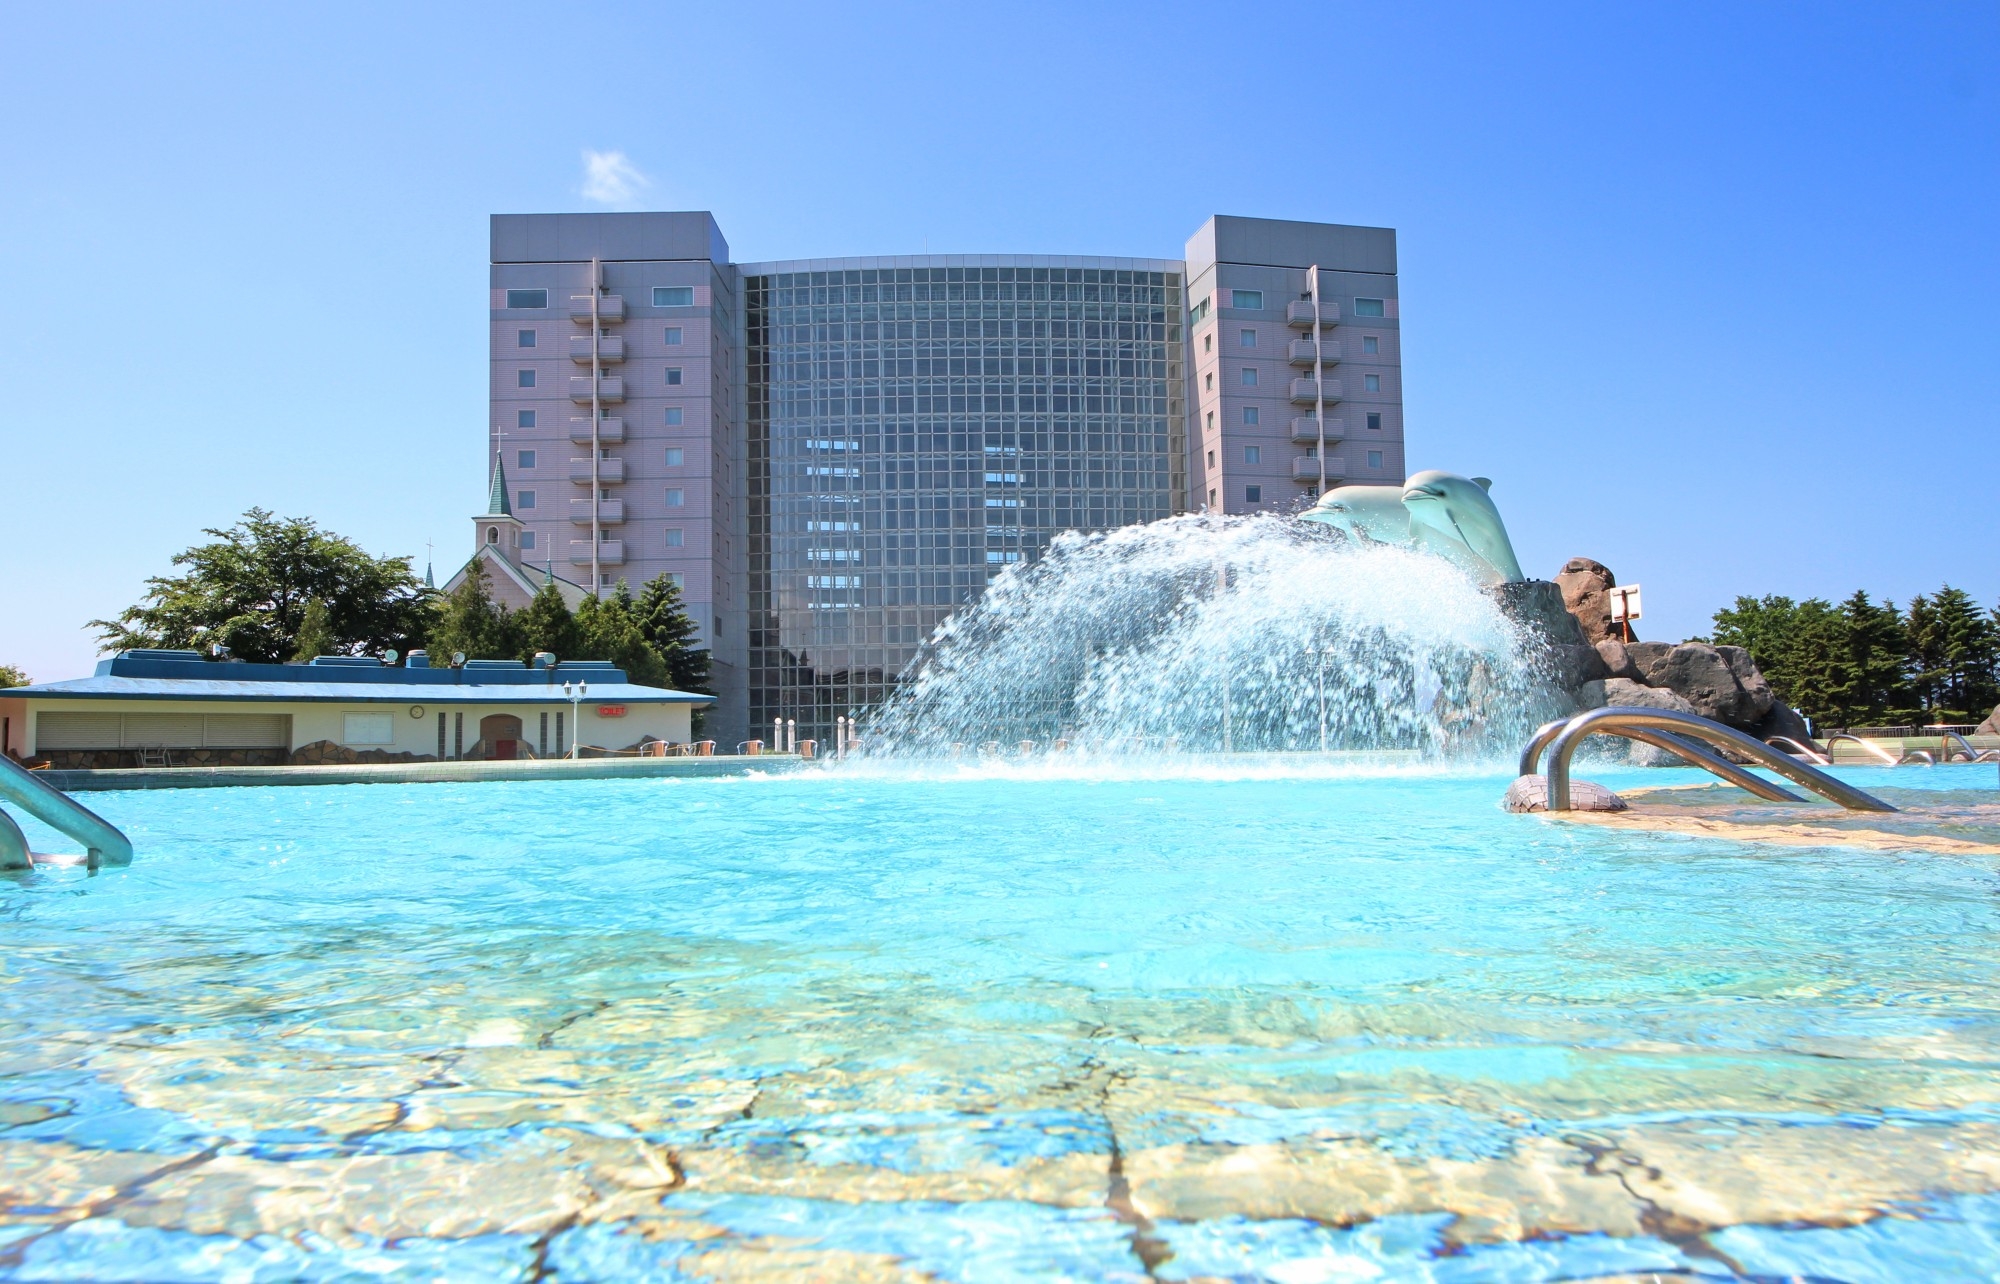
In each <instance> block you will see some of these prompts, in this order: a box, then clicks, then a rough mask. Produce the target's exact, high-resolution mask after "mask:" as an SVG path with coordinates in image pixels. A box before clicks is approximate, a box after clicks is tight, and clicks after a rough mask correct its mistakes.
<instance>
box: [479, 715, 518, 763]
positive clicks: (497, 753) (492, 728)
mask: <svg viewBox="0 0 2000 1284" xmlns="http://www.w3.org/2000/svg"><path fill="white" fill-rule="evenodd" d="M479 738H480V739H481V740H484V741H485V742H486V753H487V756H488V757H490V758H494V759H498V760H500V761H504V762H511V761H512V760H513V759H514V756H515V754H516V753H518V752H519V748H520V743H521V720H520V719H519V718H517V717H515V716H514V715H513V714H511V713H492V714H488V715H487V716H486V717H484V718H481V719H480V720H479Z"/></svg>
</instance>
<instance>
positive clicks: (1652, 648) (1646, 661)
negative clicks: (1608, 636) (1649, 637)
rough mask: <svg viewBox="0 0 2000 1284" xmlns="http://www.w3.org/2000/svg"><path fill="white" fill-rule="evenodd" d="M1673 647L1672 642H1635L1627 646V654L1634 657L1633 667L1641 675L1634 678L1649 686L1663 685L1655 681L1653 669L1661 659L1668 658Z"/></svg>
mask: <svg viewBox="0 0 2000 1284" xmlns="http://www.w3.org/2000/svg"><path fill="white" fill-rule="evenodd" d="M1673 649H1674V644H1673V643H1671V642H1634V643H1632V644H1631V645H1629V646H1627V647H1626V648H1625V654H1626V655H1628V656H1630V657H1631V658H1632V667H1633V668H1635V669H1637V670H1638V671H1639V676H1638V677H1636V678H1634V679H1632V680H1633V681H1634V682H1643V683H1645V684H1646V685H1647V686H1654V687H1657V686H1661V685H1663V684H1662V683H1658V682H1655V681H1653V676H1652V675H1653V669H1654V667H1655V666H1657V665H1658V664H1659V663H1660V661H1662V660H1664V659H1666V658H1667V656H1668V655H1669V654H1670V653H1671V652H1672V651H1673Z"/></svg>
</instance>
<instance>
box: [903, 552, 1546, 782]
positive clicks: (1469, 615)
mask: <svg viewBox="0 0 2000 1284" xmlns="http://www.w3.org/2000/svg"><path fill="white" fill-rule="evenodd" d="M1539 650H1540V647H1539V643H1538V642H1536V641H1535V640H1534V639H1533V638H1532V637H1531V636H1530V635H1528V634H1526V633H1525V632H1524V631H1523V630H1522V629H1521V628H1519V627H1518V626H1517V625H1516V624H1515V623H1514V622H1512V621H1511V620H1509V619H1508V618H1507V616H1506V615H1505V614H1504V613H1503V612H1502V611H1501V610H1500V608H1499V606H1498V605H1497V604H1496V603H1495V601H1494V600H1493V599H1492V598H1491V597H1489V596H1488V595H1487V594H1485V593H1484V592H1482V591H1481V590H1480V588H1479V587H1478V586H1477V585H1476V584H1474V583H1473V582H1472V581H1471V580H1470V579H1468V578H1467V577H1466V576H1465V575H1464V573H1462V572H1461V571H1459V570H1458V569H1457V568H1456V567H1454V566H1452V565H1451V564H1450V563H1449V562H1447V561H1445V560H1444V559H1442V558H1439V557H1435V556H1432V555H1430V554H1426V553H1421V552H1416V551H1413V550H1410V549H1404V548H1391V547H1388V546H1384V545H1377V544H1359V543H1354V542H1350V541H1349V540H1347V539H1346V538H1345V537H1343V536H1341V535H1340V534H1338V533H1336V532H1334V531H1331V530H1329V529H1327V528H1325V527H1321V526H1315V525H1311V524H1307V523H1302V522H1298V521H1294V520H1289V519H1284V518H1278V517H1272V516H1261V515H1260V516H1255V517H1247V518H1215V517H1178V518H1171V519H1168V520H1166V521H1160V522H1154V523H1151V524H1149V525H1144V526H1129V527H1124V528H1121V529H1118V530H1114V531H1110V532H1105V533H1100V534H1094V535H1082V534H1078V533H1075V532H1071V533H1067V534H1064V535H1061V536H1059V537H1057V539H1056V540H1055V542H1054V543H1053V544H1052V545H1051V546H1050V548H1049V551H1048V554H1047V555H1046V556H1045V557H1044V558H1043V559H1042V560H1041V561H1040V562H1038V563H1035V564H1033V565H1032V566H1025V567H1020V568H1015V569H1010V570H1009V571H1008V572H1007V573H1006V574H1004V575H1002V576H1001V577H1000V578H999V579H997V580H995V581H994V582H993V584H992V585H991V586H990V587H989V588H988V589H987V591H986V594H985V596H984V597H982V598H981V599H980V601H979V602H978V603H977V604H976V605H975V606H973V607H972V608H971V609H970V610H968V611H965V612H964V613H962V614H960V615H957V616H954V617H953V618H952V619H950V620H949V621H947V622H946V623H945V624H944V625H943V626H942V627H941V628H940V629H939V630H938V632H937V634H936V636H934V637H933V638H932V639H931V641H930V642H929V643H928V644H927V645H926V647H925V649H924V652H923V653H922V654H920V655H919V657H918V658H917V661H916V662H915V664H914V665H913V666H912V672H911V674H910V676H909V677H908V678H907V679H906V680H905V682H904V683H903V685H902V687H901V689H900V690H899V691H898V692H897V694H896V695H895V696H894V697H893V698H892V699H891V700H889V701H888V702H887V703H886V704H885V705H884V706H883V707H882V708H881V709H880V710H879V711H878V712H877V714H876V715H875V717H874V718H873V719H872V720H871V722H872V725H871V726H869V727H868V729H867V739H868V742H869V744H870V752H872V753H889V754H915V755H931V754H944V753H950V752H953V751H954V748H955V747H962V748H972V747H975V746H981V745H993V744H995V743H996V742H997V744H998V745H1000V746H1004V747H1005V751H1006V752H1007V753H1010V754H1011V753H1013V752H1014V751H1015V746H1016V745H1017V744H1018V743H1019V742H1021V741H1030V742H1034V744H1036V745H1037V746H1042V747H1046V746H1048V745H1050V744H1051V743H1053V742H1055V741H1056V740H1058V739H1066V740H1068V741H1070V742H1071V743H1072V745H1073V747H1075V748H1077V749H1086V750H1090V751H1095V752H1110V753H1134V752H1155V753H1157V752H1172V751H1175V750H1181V751H1189V752H1195V751H1216V750H1224V751H1244V750H1254V751H1287V750H1316V749H1321V748H1325V749H1342V750H1349V749H1401V750H1414V751H1418V752H1421V753H1423V754H1426V755H1431V756H1442V755H1447V754H1449V755H1454V756H1456V755H1461V754H1479V753H1482V752H1485V751H1486V750H1488V749H1489V748H1504V749H1508V750H1511V749H1512V747H1514V746H1517V745H1518V744H1519V743H1520V741H1521V739H1522V738H1523V737H1524V736H1525V734H1526V733H1527V731H1528V729H1529V728H1531V727H1532V726H1533V725H1534V724H1535V723H1536V722H1537V721H1539V720H1540V719H1541V718H1542V717H1546V716H1549V714H1550V713H1551V712H1552V711H1553V710H1554V708H1555V707H1556V704H1557V703H1558V699H1559V697H1558V696H1557V695H1556V693H1555V692H1554V691H1553V689H1552V688H1550V686H1549V685H1548V683H1547V681H1546V679H1545V678H1544V676H1543V674H1544V673H1545V672H1546V667H1547V666H1546V664H1545V663H1544V662H1543V661H1542V659H1541V657H1540V655H1539Z"/></svg>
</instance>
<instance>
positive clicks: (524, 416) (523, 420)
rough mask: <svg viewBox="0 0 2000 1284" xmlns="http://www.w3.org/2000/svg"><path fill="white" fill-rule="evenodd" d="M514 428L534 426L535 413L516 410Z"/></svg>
mask: <svg viewBox="0 0 2000 1284" xmlns="http://www.w3.org/2000/svg"><path fill="white" fill-rule="evenodd" d="M514 426H515V427H516V428H533V427H534V426H535V412H534V411H532V410H516V411H515V412H514Z"/></svg>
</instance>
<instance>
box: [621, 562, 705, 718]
mask: <svg viewBox="0 0 2000 1284" xmlns="http://www.w3.org/2000/svg"><path fill="white" fill-rule="evenodd" d="M635 609H636V615H637V619H638V624H639V630H640V632H641V633H643V634H644V635H645V638H646V641H648V642H650V643H652V646H653V649H654V650H655V651H657V652H659V654H660V657H661V658H662V659H664V660H665V661H666V663H667V682H668V684H669V685H670V686H672V688H673V689H674V690H676V691H692V692H696V693H699V694H702V695H707V694H709V690H708V658H709V657H708V651H707V650H706V649H703V648H698V647H696V646H695V642H696V641H697V639H699V638H700V636H701V626H699V625H697V624H696V623H695V622H694V617H693V616H691V615H689V614H688V613H687V606H686V604H685V603H684V602H683V601H682V600H681V589H680V585H678V584H676V583H674V581H673V579H672V578H671V577H669V576H666V575H656V576H654V577H653V578H652V579H651V580H649V581H647V583H646V587H645V588H643V589H641V590H640V592H639V601H638V604H637V606H636V608H635Z"/></svg>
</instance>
